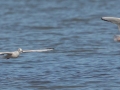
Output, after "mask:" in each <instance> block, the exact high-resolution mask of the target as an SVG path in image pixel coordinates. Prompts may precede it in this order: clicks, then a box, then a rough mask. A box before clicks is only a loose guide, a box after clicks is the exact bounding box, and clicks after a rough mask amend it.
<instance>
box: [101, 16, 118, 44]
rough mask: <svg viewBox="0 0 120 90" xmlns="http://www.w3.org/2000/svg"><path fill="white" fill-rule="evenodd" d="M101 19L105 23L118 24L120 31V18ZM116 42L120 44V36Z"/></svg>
mask: <svg viewBox="0 0 120 90" xmlns="http://www.w3.org/2000/svg"><path fill="white" fill-rule="evenodd" d="M101 19H102V20H104V21H108V22H111V23H114V24H117V25H118V28H119V30H120V18H116V17H102V18H101ZM114 40H115V41H118V42H120V35H116V36H115V37H114Z"/></svg>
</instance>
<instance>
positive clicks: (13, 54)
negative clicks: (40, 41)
mask: <svg viewBox="0 0 120 90" xmlns="http://www.w3.org/2000/svg"><path fill="white" fill-rule="evenodd" d="M51 50H53V49H52V48H48V49H39V50H22V49H21V48H18V50H17V51H13V52H0V55H4V54H5V57H4V58H6V59H9V58H17V57H18V56H19V55H20V54H21V53H27V52H46V51H51Z"/></svg>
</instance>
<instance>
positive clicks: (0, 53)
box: [0, 52, 12, 55]
mask: <svg viewBox="0 0 120 90" xmlns="http://www.w3.org/2000/svg"><path fill="white" fill-rule="evenodd" d="M4 54H10V55H11V54H12V52H0V55H4Z"/></svg>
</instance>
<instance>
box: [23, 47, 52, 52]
mask: <svg viewBox="0 0 120 90" xmlns="http://www.w3.org/2000/svg"><path fill="white" fill-rule="evenodd" d="M51 50H53V49H52V48H50V49H40V50H23V52H46V51H51Z"/></svg>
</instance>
